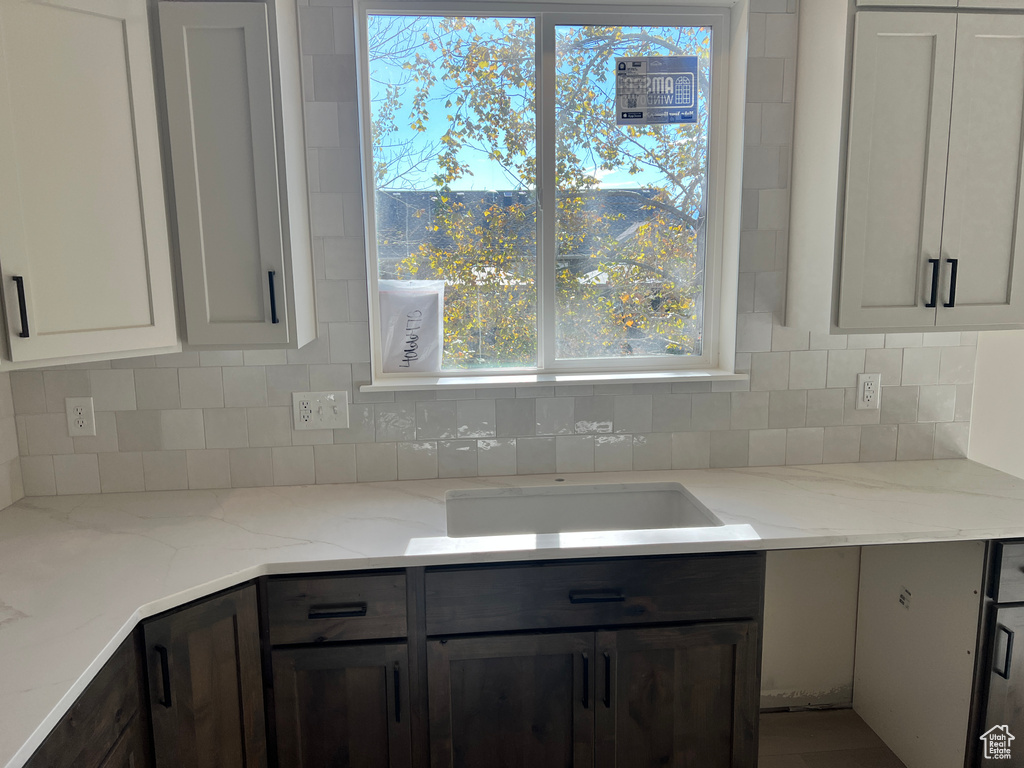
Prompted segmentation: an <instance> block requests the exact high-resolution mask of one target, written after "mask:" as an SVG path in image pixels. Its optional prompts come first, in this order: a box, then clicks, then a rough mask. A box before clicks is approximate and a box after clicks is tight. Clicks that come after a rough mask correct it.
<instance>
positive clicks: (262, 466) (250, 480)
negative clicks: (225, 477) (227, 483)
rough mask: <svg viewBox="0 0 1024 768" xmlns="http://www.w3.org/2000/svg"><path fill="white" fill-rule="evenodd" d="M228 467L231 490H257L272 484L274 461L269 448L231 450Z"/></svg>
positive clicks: (229, 451)
mask: <svg viewBox="0 0 1024 768" xmlns="http://www.w3.org/2000/svg"><path fill="white" fill-rule="evenodd" d="M228 465H229V471H230V472H231V487H232V488H259V487H263V486H268V485H273V484H274V461H273V454H272V453H271V451H270V449H269V448H231V449H230V450H228Z"/></svg>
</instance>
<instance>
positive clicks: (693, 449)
mask: <svg viewBox="0 0 1024 768" xmlns="http://www.w3.org/2000/svg"><path fill="white" fill-rule="evenodd" d="M710 463H711V433H710V432H675V433H673V435H672V469H707V468H708V467H709V466H710Z"/></svg>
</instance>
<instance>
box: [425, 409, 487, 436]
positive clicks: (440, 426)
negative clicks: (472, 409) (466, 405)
mask: <svg viewBox="0 0 1024 768" xmlns="http://www.w3.org/2000/svg"><path fill="white" fill-rule="evenodd" d="M415 407H416V439H417V440H450V439H452V438H455V437H456V436H458V414H457V405H456V401H454V400H434V401H427V402H420V403H416V406H415ZM472 437H476V435H472Z"/></svg>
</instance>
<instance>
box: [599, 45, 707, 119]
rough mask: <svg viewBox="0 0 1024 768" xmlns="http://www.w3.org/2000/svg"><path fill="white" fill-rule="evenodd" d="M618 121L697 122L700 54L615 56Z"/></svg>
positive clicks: (616, 116) (616, 117)
mask: <svg viewBox="0 0 1024 768" xmlns="http://www.w3.org/2000/svg"><path fill="white" fill-rule="evenodd" d="M615 106H616V115H615V122H616V124H617V125H662V124H665V123H696V122H697V57H696V56H638V57H636V58H624V57H616V59H615Z"/></svg>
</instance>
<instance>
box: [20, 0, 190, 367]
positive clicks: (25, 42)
mask: <svg viewBox="0 0 1024 768" xmlns="http://www.w3.org/2000/svg"><path fill="white" fill-rule="evenodd" d="M150 56H151V54H150V46H149V27H148V22H147V17H146V2H145V0H87V1H86V0H81V1H80V2H78V1H76V0H61V1H55V2H50V3H43V2H34V1H31V0H0V269H2V281H3V291H2V294H3V298H4V306H5V309H6V319H7V335H8V340H9V350H10V356H11V359H12V360H14V361H46V360H51V361H52V360H54V359H60V358H66V357H72V356H86V355H107V354H109V355H110V356H117V355H118V353H125V352H127V351H144V350H148V351H152V350H155V349H162V348H172V347H174V346H175V345H176V344H177V331H176V327H175V309H174V286H173V282H172V278H171V266H170V254H169V248H168V238H167V219H166V216H167V212H166V209H165V204H164V193H163V176H162V169H161V161H160V148H159V139H158V132H157V118H156V104H155V100H154V89H153V70H152V62H151V57H150ZM19 288H20V289H21V290H19Z"/></svg>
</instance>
